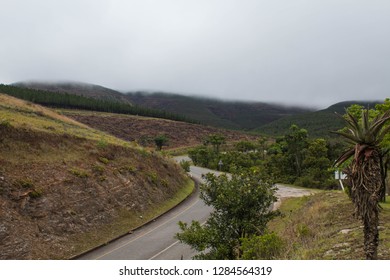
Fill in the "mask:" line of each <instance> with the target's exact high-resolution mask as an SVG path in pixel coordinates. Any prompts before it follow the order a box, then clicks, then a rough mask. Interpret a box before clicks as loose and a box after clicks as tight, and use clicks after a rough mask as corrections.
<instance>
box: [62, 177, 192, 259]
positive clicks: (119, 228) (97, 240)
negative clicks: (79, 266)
mask: <svg viewBox="0 0 390 280" xmlns="http://www.w3.org/2000/svg"><path fill="white" fill-rule="evenodd" d="M194 188H195V184H194V181H192V180H191V179H189V178H188V179H187V182H186V185H185V186H183V188H181V189H180V190H179V191H178V192H177V193H176V194H175V195H174V196H173V197H172V198H171V199H169V200H167V201H165V202H164V203H162V204H160V205H150V207H149V210H147V211H145V212H144V213H142V214H141V213H138V212H134V211H129V210H126V209H119V210H118V211H117V218H116V219H115V220H114V221H113V222H112V223H110V224H107V225H104V226H101V227H99V228H96V229H94V230H93V231H90V232H87V233H84V234H82V235H77V237H76V236H75V237H74V238H72V239H71V240H70V241H69V244H70V246H72V252H71V255H67V256H62V257H63V258H71V257H72V256H74V255H78V254H81V253H82V252H85V251H87V250H89V249H91V248H94V247H96V246H99V245H102V244H107V243H108V242H109V241H110V240H112V239H114V238H116V237H118V236H121V235H124V234H126V233H129V232H131V230H133V229H135V228H137V227H139V226H142V225H143V224H145V223H147V222H148V221H152V220H154V219H155V218H156V217H158V216H159V215H161V214H162V213H165V212H167V211H168V210H170V209H172V208H173V207H175V206H176V205H178V204H179V203H180V202H182V201H183V200H184V199H186V198H187V197H188V196H189V195H190V194H191V193H192V192H193V191H194Z"/></svg>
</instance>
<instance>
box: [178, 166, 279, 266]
mask: <svg viewBox="0 0 390 280" xmlns="http://www.w3.org/2000/svg"><path fill="white" fill-rule="evenodd" d="M205 179H206V183H205V184H203V185H202V186H201V198H202V199H203V200H204V202H205V203H206V204H207V205H209V206H212V207H213V209H214V211H213V212H212V213H211V215H210V217H209V218H208V220H207V221H206V223H205V225H201V224H200V223H199V222H197V221H193V222H192V223H191V225H187V224H186V223H183V222H180V223H179V226H180V229H181V231H182V232H180V233H178V234H177V235H176V237H177V238H178V239H179V240H180V241H181V242H183V243H186V244H188V245H190V246H191V247H192V248H193V249H195V250H197V251H198V252H200V254H198V255H197V256H196V258H198V259H238V258H239V257H240V256H241V245H242V240H243V238H250V237H253V236H259V235H262V234H264V233H265V232H266V228H267V223H268V221H269V220H270V219H271V218H273V217H274V216H275V215H276V212H274V211H270V207H271V206H272V204H273V203H274V202H275V201H276V197H275V195H274V193H275V188H274V187H273V184H272V183H271V182H270V181H268V180H265V179H264V177H263V176H262V175H261V174H260V173H259V172H257V171H254V170H251V171H244V172H240V173H237V174H233V175H232V177H231V179H229V178H228V177H227V176H226V175H220V176H219V177H217V176H215V175H214V174H211V173H209V174H207V175H206V176H205Z"/></svg>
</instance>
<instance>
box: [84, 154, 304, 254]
mask: <svg viewBox="0 0 390 280" xmlns="http://www.w3.org/2000/svg"><path fill="white" fill-rule="evenodd" d="M175 160H176V161H177V162H180V161H181V160H188V157H176V158H175ZM208 172H213V173H216V174H219V172H216V171H213V170H210V169H206V168H201V167H196V166H191V168H190V174H191V176H192V177H193V178H194V179H195V180H198V181H200V182H202V181H203V179H202V174H206V173H208ZM277 187H278V191H277V194H276V195H277V197H279V198H282V197H291V196H303V195H309V194H310V192H309V191H307V190H301V189H296V188H291V187H287V186H283V185H277ZM279 203H280V200H279V202H277V203H276V204H275V205H274V207H273V208H274V209H275V208H277V207H278V206H279ZM211 210H212V209H211V207H208V206H207V205H205V204H204V203H203V201H202V200H200V198H199V191H196V192H195V193H194V194H193V195H192V196H191V197H189V198H188V199H187V200H186V201H184V202H183V203H181V204H180V205H179V206H178V207H176V208H175V209H173V210H171V211H169V212H168V213H166V214H164V215H163V216H161V217H159V218H158V219H157V220H155V221H153V222H152V223H149V224H147V225H146V226H143V227H141V228H139V229H137V230H135V231H134V232H133V233H132V234H128V235H126V236H124V237H122V238H120V239H118V240H116V241H114V242H112V243H109V244H107V245H106V246H103V247H100V248H98V249H96V250H93V251H91V252H89V253H87V254H85V255H83V256H81V257H79V258H78V259H84V260H91V259H95V260H96V259H104V260H180V259H184V260H188V259H191V258H192V257H193V256H194V255H195V252H194V251H193V250H192V249H191V248H190V247H189V246H187V245H185V244H182V243H180V242H179V241H178V240H176V239H175V238H174V236H175V234H176V233H177V232H179V231H180V229H179V226H178V222H179V221H183V222H186V223H191V221H192V220H197V221H199V222H200V223H203V222H205V221H206V220H207V218H208V216H209V214H210V212H211Z"/></svg>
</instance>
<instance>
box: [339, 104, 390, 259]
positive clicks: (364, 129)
mask: <svg viewBox="0 0 390 280" xmlns="http://www.w3.org/2000/svg"><path fill="white" fill-rule="evenodd" d="M389 119H390V110H388V111H386V112H385V113H384V114H382V115H379V116H377V117H375V118H374V119H373V120H370V119H369V111H368V110H363V112H362V114H361V121H359V119H358V118H356V117H354V116H353V115H352V114H350V113H348V114H347V115H346V117H345V120H346V123H347V128H348V131H347V132H344V131H339V132H336V133H337V134H339V135H341V136H343V137H345V138H346V139H347V141H348V142H349V143H352V144H353V147H351V148H350V149H349V150H347V151H346V152H345V153H343V154H342V155H341V156H340V157H339V158H338V159H337V161H336V165H340V164H342V163H343V162H345V161H347V160H348V159H350V158H351V157H352V162H351V163H350V164H349V166H348V167H347V169H346V173H347V175H348V181H349V185H350V191H349V195H350V197H351V199H352V202H353V203H354V205H355V213H356V215H357V216H358V217H359V218H360V219H361V220H362V222H363V226H364V228H363V231H364V251H365V254H366V258H367V259H376V258H377V250H378V244H379V231H378V225H379V201H380V195H381V190H382V179H381V178H382V173H381V172H382V170H381V147H380V144H381V142H382V140H383V139H384V137H385V136H386V134H387V133H388V132H389V130H390V126H387V127H386V128H383V127H384V126H385V124H386V122H387V121H388V120H389Z"/></svg>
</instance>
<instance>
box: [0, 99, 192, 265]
mask: <svg viewBox="0 0 390 280" xmlns="http://www.w3.org/2000/svg"><path fill="white" fill-rule="evenodd" d="M186 185H187V186H188V180H187V178H186V177H185V175H184V174H183V172H182V170H181V169H180V168H179V167H178V166H177V165H176V164H174V163H172V162H171V161H170V160H168V159H165V158H163V157H161V156H159V155H157V154H152V153H148V152H146V151H144V150H143V149H141V148H138V147H137V146H136V145H135V144H133V143H130V142H126V141H123V140H120V139H117V138H115V137H113V136H110V135H107V134H105V133H102V132H100V131H97V130H93V129H90V128H88V127H87V126H85V125H82V124H80V123H77V122H76V121H74V120H71V119H68V118H67V117H64V116H61V115H58V114H56V113H55V112H53V111H51V110H48V109H46V108H44V107H41V106H37V105H33V104H31V103H27V102H24V101H21V100H18V99H15V98H12V97H9V96H5V95H1V94H0V221H1V223H0V259H58V258H68V257H70V256H71V255H73V254H77V253H80V252H81V251H83V250H85V249H88V248H89V247H91V246H95V245H97V244H101V243H104V242H106V241H107V240H109V239H110V238H113V237H115V236H117V235H119V234H122V233H124V232H127V231H128V230H129V229H131V228H133V227H134V226H137V225H139V224H141V223H143V222H144V221H145V220H146V219H147V218H148V216H149V217H150V216H151V215H154V214H156V209H157V210H160V211H161V210H162V209H163V208H164V207H165V208H166V207H169V205H167V204H166V201H167V200H170V199H172V198H174V197H177V196H178V194H179V193H180V194H181V195H182V196H185V195H186V193H183V192H182V189H183V187H184V186H186ZM188 191H191V188H187V194H188Z"/></svg>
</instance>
